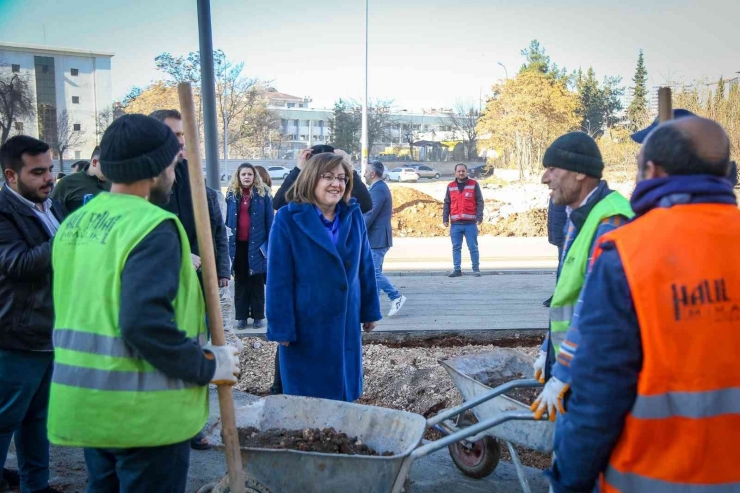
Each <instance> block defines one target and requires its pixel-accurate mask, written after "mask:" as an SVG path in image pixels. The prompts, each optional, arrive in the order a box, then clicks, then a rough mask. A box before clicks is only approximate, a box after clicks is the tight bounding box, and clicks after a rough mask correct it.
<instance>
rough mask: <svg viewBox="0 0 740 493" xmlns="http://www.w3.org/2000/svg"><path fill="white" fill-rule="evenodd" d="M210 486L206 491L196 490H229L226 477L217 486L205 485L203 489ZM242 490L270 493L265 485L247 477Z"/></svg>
mask: <svg viewBox="0 0 740 493" xmlns="http://www.w3.org/2000/svg"><path fill="white" fill-rule="evenodd" d="M208 486H210V487H211V489H206V490H203V489H201V490H198V493H206V492H208V493H210V492H212V493H230V492H231V488H229V478H228V476H226V477H225V478H223V479H222V480H221V481H219V483H218V484H217V485H215V486H214V485H206V486H204V488H206V487H208ZM244 489H245V491H246V493H272V492H271V491H270V490H269V489H267V487H266V486H265V485H263V484H262V483H260V482H259V481H257V480H256V479H254V478H251V477H247V478H246V480H245V481H244Z"/></svg>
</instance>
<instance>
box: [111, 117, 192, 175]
mask: <svg viewBox="0 0 740 493" xmlns="http://www.w3.org/2000/svg"><path fill="white" fill-rule="evenodd" d="M178 152H180V143H179V142H178V140H177V137H175V134H174V133H173V132H172V130H170V127H168V126H167V125H165V124H164V123H162V122H160V121H159V120H155V119H154V118H151V117H148V116H144V115H123V116H122V117H120V118H118V119H116V120H114V121H113V123H111V125H110V126H109V127H108V129H107V130H106V131H105V134H103V139H102V140H101V141H100V170H101V171H102V172H103V174H104V175H105V177H106V178H107V179H108V180H109V181H110V182H111V183H134V182H137V181H141V180H146V179H148V178H155V177H157V176H159V175H160V173H162V171H164V170H165V169H166V168H167V166H169V165H170V164H172V162H173V161H174V160H175V156H177V153H178Z"/></svg>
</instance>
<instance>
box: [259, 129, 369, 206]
mask: <svg viewBox="0 0 740 493" xmlns="http://www.w3.org/2000/svg"><path fill="white" fill-rule="evenodd" d="M334 151H335V149H334V147H332V146H330V145H321V144H320V145H315V146H313V147H311V148H310V149H303V150H302V151H300V152H299V153H298V159H297V161H296V165H295V168H293V170H292V171H291V172H290V173H288V176H287V178H285V180H283V184H282V185H280V188H279V189H278V191H277V193H276V194H275V198H274V199H272V206H273V207H274V208H275V210H278V209H280V208H281V207H282V206H284V205H287V204H288V202H287V201H286V200H285V192H287V191H288V190H289V189H290V187H292V186H293V183H295V181H296V180H297V179H298V175H299V174H300V173H301V170H302V169H303V165H304V164H306V162H307V161H308V160H309V159H311V156H313V155H314V154H321V153H322V152H334ZM340 152H341V151H340ZM347 159H349V156H348V157H347ZM352 173H353V177H352V180H353V181H352V197H353V198H354V199H356V200H357V203H358V204H359V206H360V210H361V211H362V213H363V214H364V213H366V212H369V211H370V209H372V208H373V199H372V198H371V197H370V192H368V190H367V187H366V186H365V184H364V183H362V179H361V178H360V175H359V174H358V173H357V171H354V170H353V172H352Z"/></svg>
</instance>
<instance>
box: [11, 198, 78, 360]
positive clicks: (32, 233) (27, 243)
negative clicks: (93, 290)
mask: <svg viewBox="0 0 740 493" xmlns="http://www.w3.org/2000/svg"><path fill="white" fill-rule="evenodd" d="M51 211H52V213H53V214H54V216H55V217H56V218H57V220H58V221H59V222H60V223H61V222H62V220H63V219H64V217H65V216H66V215H67V211H66V210H65V208H64V206H63V205H62V204H61V203H60V202H57V201H52V207H51ZM50 240H51V237H50V236H49V232H48V231H47V229H46V227H45V226H44V224H43V223H42V222H41V219H39V218H38V216H36V214H35V213H34V212H33V211H32V210H31V209H30V208H29V207H28V205H27V204H24V203H23V202H21V201H20V200H19V199H18V198H17V197H16V196H15V195H13V192H12V191H10V190H8V186H7V185H5V186H4V187H3V189H2V190H1V191H0V349H10V350H26V351H27V350H52V349H53V346H52V343H51V331H52V329H53V328H54V300H53V293H52V273H51V241H50Z"/></svg>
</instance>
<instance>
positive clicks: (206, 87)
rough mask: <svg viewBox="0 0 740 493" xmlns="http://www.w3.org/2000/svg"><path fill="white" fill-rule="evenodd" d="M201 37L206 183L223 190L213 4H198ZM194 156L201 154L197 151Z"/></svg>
mask: <svg viewBox="0 0 740 493" xmlns="http://www.w3.org/2000/svg"><path fill="white" fill-rule="evenodd" d="M198 34H199V36H200V96H201V100H202V101H203V127H204V133H205V135H204V136H203V138H204V140H205V143H206V181H207V183H208V186H209V187H211V188H213V189H215V190H217V191H220V190H221V173H220V172H219V159H218V127H217V125H216V80H215V76H214V72H213V39H212V33H211V1H210V0H198ZM191 152H200V149H193V150H192V151H191Z"/></svg>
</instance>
